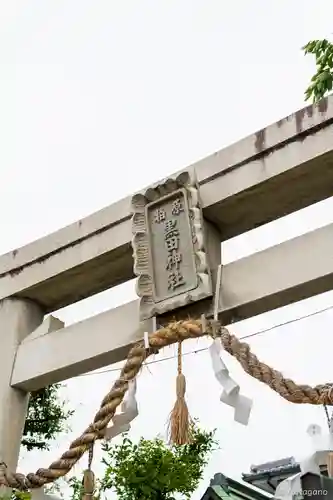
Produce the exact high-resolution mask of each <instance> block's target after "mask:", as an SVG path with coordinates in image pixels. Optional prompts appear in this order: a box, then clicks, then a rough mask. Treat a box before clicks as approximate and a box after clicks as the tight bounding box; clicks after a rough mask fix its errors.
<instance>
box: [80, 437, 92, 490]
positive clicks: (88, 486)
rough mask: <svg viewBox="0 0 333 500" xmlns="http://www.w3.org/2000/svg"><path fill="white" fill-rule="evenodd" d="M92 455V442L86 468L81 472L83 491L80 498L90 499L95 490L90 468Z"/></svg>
mask: <svg viewBox="0 0 333 500" xmlns="http://www.w3.org/2000/svg"><path fill="white" fill-rule="evenodd" d="M93 456H94V443H93V444H92V445H91V448H90V449H89V458H88V469H86V470H85V471H84V472H83V480H82V486H83V488H82V489H83V493H82V497H81V498H82V500H92V499H93V496H94V492H95V474H94V473H93V471H92V470H91V464H92V461H93Z"/></svg>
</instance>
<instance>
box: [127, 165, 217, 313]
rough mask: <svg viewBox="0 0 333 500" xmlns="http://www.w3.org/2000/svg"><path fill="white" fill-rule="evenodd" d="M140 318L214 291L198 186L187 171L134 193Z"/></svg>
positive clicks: (134, 253) (194, 299) (134, 245)
mask: <svg viewBox="0 0 333 500" xmlns="http://www.w3.org/2000/svg"><path fill="white" fill-rule="evenodd" d="M132 211H133V217H132V229H133V240H132V246H133V256H134V273H135V275H136V276H137V277H138V278H137V283H136V290H137V294H138V296H139V297H140V319H141V320H144V319H148V318H150V317H152V316H156V315H158V314H162V313H164V312H167V311H171V310H173V309H176V308H179V307H182V306H184V305H186V304H189V303H191V302H195V301H197V300H201V299H203V298H206V297H207V296H210V295H211V294H212V286H211V279H210V270H209V267H208V264H207V259H206V252H205V242H204V231H203V219H202V212H201V207H200V202H199V196H198V188H197V186H196V183H195V181H194V179H193V178H191V176H190V174H189V173H188V172H184V173H182V174H180V175H179V176H178V177H177V178H176V179H168V180H167V181H165V182H164V183H163V184H159V185H157V186H156V187H153V188H150V189H148V190H147V191H146V192H145V194H137V195H135V196H133V198H132Z"/></svg>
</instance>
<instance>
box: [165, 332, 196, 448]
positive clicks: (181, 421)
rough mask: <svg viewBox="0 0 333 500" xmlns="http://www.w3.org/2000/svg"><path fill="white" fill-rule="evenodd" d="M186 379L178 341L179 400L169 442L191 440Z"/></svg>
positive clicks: (171, 423) (173, 413)
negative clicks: (186, 399)
mask: <svg viewBox="0 0 333 500" xmlns="http://www.w3.org/2000/svg"><path fill="white" fill-rule="evenodd" d="M185 391H186V379H185V376H184V375H183V373H182V343H181V342H179V343H178V375H177V380H176V392H177V400H176V403H175V406H174V407H173V410H172V412H171V415H170V421H169V429H168V430H169V442H170V443H172V444H177V445H182V444H186V443H188V442H189V441H190V426H191V418H190V415H189V412H188V408H187V404H186V401H185Z"/></svg>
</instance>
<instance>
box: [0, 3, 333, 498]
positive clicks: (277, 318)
mask: <svg viewBox="0 0 333 500" xmlns="http://www.w3.org/2000/svg"><path fill="white" fill-rule="evenodd" d="M332 19H333V7H332V3H331V2H329V1H321V0H317V1H316V2H314V1H308V0H302V2H290V0H289V1H286V0H271V1H270V2H267V1H264V0H252V1H251V2H246V1H244V0H243V1H241V0H234V1H233V2H224V1H222V0H219V1H218V0H178V1H175V0H168V1H166V0H155V1H152V0H151V1H147V0H141V1H140V2H136V1H133V0H131V1H130V0H122V1H121V2H120V1H114V0H71V1H68V0H67V1H65V0H48V1H45V0H38V1H37V0H30V1H29V2H25V1H22V0H21V1H17V0H11V1H7V2H6V1H3V2H2V3H1V4H0V71H1V78H0V109H1V115H0V146H1V147H0V172H1V185H2V190H1V196H0V210H1V214H2V216H1V231H2V238H1V241H0V253H5V252H7V251H9V250H11V249H13V248H16V247H19V246H21V245H23V244H26V243H28V242H30V241H32V240H34V239H36V238H39V237H41V236H43V235H45V234H47V233H49V232H52V231H54V230H56V229H58V228H60V227H62V226H64V225H67V224H69V223H71V222H73V221H75V220H76V219H78V218H82V217H84V216H85V215H88V214H90V213H92V212H94V211H96V210H98V209H100V208H103V207H104V206H106V205H108V204H110V203H112V202H114V201H116V200H118V199H119V198H121V197H123V196H126V195H128V194H130V193H131V192H132V191H136V190H139V189H141V188H142V187H144V186H146V185H148V184H149V183H151V182H154V181H157V180H159V179H161V178H163V177H164V176H166V175H168V174H170V173H172V172H173V171H177V170H179V169H180V168H182V167H186V166H187V165H189V164H190V163H192V162H195V161H196V160H199V159H200V158H202V157H204V156H206V155H208V154H210V153H212V152H214V151H217V150H218V149H221V148H223V147H224V146H226V145H228V144H230V143H232V142H235V141H236V140H238V139H240V138H242V137H243V136H245V135H248V134H249V133H252V132H254V131H256V130H258V129H260V128H262V127H264V126H266V125H267V124H269V123H271V122H274V121H276V120H278V119H280V118H282V117H283V116H285V115H288V114H289V113H291V112H293V111H295V110H296V109H297V108H300V107H303V105H304V103H303V92H304V89H305V87H306V85H307V82H308V80H309V77H310V76H311V72H312V71H313V64H312V61H311V59H306V58H304V56H303V54H302V52H301V47H302V45H304V44H305V43H306V42H307V41H308V40H309V39H311V38H316V37H324V36H326V37H329V36H330V34H331V31H332V29H333V26H332ZM332 209H333V203H332V200H328V201H326V202H324V203H321V204H319V205H317V206H316V207H313V208H311V209H308V210H306V211H303V212H302V213H299V214H297V215H293V216H290V217H288V218H286V219H284V220H280V221H279V222H277V223H275V224H274V226H273V225H270V227H269V228H261V229H260V230H256V231H254V232H252V233H251V234H248V235H245V236H242V237H239V238H237V239H235V240H233V241H230V242H228V243H227V244H225V245H224V247H225V248H224V255H225V259H226V260H228V261H230V260H234V259H236V258H239V257H241V256H243V255H245V254H249V253H253V252H254V251H257V250H258V249H260V248H263V247H267V246H269V245H271V244H274V243H276V242H278V241H283V240H285V239H287V238H290V237H292V236H293V235H296V234H301V233H303V232H305V231H307V230H309V229H313V228H315V227H317V226H319V225H324V224H327V223H329V222H332V221H333V210H332ZM268 235H269V236H268ZM133 298H135V294H134V287H133V283H132V282H130V283H127V284H125V285H123V286H121V287H117V289H113V290H111V291H108V292H106V293H104V294H101V295H99V296H96V297H93V298H92V299H89V300H86V301H83V302H81V303H79V304H76V305H74V306H72V307H69V308H66V309H63V310H62V311H60V312H59V313H58V316H59V317H60V318H61V319H63V320H64V321H66V324H70V323H71V322H76V321H78V320H80V319H82V318H85V317H88V316H90V315H92V314H97V313H99V312H101V311H103V310H106V309H108V308H110V307H114V306H116V305H119V304H120V303H123V302H128V301H130V300H132V299H133ZM332 299H333V293H328V294H325V296H321V297H317V298H315V299H312V300H309V301H307V302H306V304H304V303H303V304H296V305H294V306H291V307H288V308H284V309H283V310H279V311H275V312H272V313H270V314H266V315H264V316H261V317H258V318H254V319H251V320H248V321H246V322H243V323H242V324H238V325H234V326H233V327H232V330H233V331H234V332H236V333H237V334H238V335H239V336H244V335H247V334H250V333H252V332H256V331H258V330H261V329H263V328H269V327H271V326H273V325H276V324H278V323H281V322H284V321H287V320H290V319H292V318H295V317H299V316H302V315H304V314H308V313H309V312H311V311H315V310H319V309H322V308H324V307H326V306H330V305H332ZM332 319H333V314H332V312H330V311H328V312H326V313H322V314H319V315H316V316H314V317H312V318H310V319H305V320H302V321H299V322H297V323H293V324H290V325H288V326H285V327H280V328H276V329H274V330H271V331H269V332H267V333H264V334H261V335H257V336H255V337H253V338H251V339H250V344H251V346H252V348H253V349H254V351H255V352H256V353H257V354H258V355H259V356H260V357H261V358H262V359H264V360H265V361H266V362H268V363H270V364H272V365H274V366H275V367H277V368H279V369H280V370H282V371H283V372H284V373H285V374H286V375H288V376H291V377H294V378H295V379H296V380H297V381H300V382H307V383H311V384H315V383H319V382H326V381H329V380H330V378H331V370H330V366H331V351H330V349H329V347H330V346H333V345H332V340H331V338H330V337H331V331H330V330H331V327H330V325H331V324H332ZM324 343H325V350H324V351H322V347H323V345H324ZM205 345H208V344H207V342H206V341H202V342H200V343H199V347H202V346H205ZM197 347H198V343H196V342H193V343H191V342H189V343H188V344H187V345H186V349H187V350H188V351H193V350H195V349H196V348H197ZM172 352H173V351H172ZM169 354H170V353H169V352H168V351H166V352H165V353H163V354H162V355H161V356H160V357H164V356H167V355H169ZM228 363H229V364H230V369H231V370H232V374H233V376H234V377H235V378H236V379H237V380H238V381H239V383H240V384H241V387H242V391H243V392H245V393H246V394H248V395H250V396H251V397H253V399H254V408H253V413H252V416H251V421H250V424H249V426H248V427H242V426H239V425H238V424H236V423H234V422H233V414H232V410H231V409H230V408H227V407H224V406H223V405H222V403H220V402H219V388H218V386H217V383H216V382H215V380H214V378H213V375H212V373H211V370H210V362H209V358H208V354H207V352H204V353H200V354H196V355H191V356H186V357H185V358H184V371H185V374H186V376H187V379H188V404H189V407H190V411H191V413H192V415H193V416H196V417H198V418H199V419H200V421H201V424H202V425H203V426H204V427H206V428H215V427H216V428H217V429H218V431H217V437H218V439H219V442H220V450H218V451H216V452H215V454H214V456H213V457H212V460H211V462H210V464H209V466H208V467H207V470H206V474H205V481H203V483H202V484H201V487H200V489H199V491H198V492H197V493H196V495H195V496H194V497H193V499H194V500H198V499H199V498H200V495H201V494H202V493H203V491H204V490H205V488H206V486H207V482H208V480H209V479H210V477H212V476H213V475H214V473H216V472H223V473H225V474H227V475H230V476H232V477H234V478H239V477H240V475H241V473H242V472H247V471H249V467H250V465H251V464H252V463H258V462H264V461H268V460H274V459H277V458H281V457H285V456H289V455H296V457H297V456H299V455H300V454H302V453H304V452H305V451H306V449H307V446H308V442H307V438H306V434H305V431H306V428H307V426H308V425H309V424H310V423H312V422H317V423H319V424H323V425H324V412H323V410H321V409H318V408H311V407H305V406H302V407H297V406H294V405H291V404H289V403H287V402H285V401H283V400H282V399H281V398H280V397H279V396H277V395H276V394H274V393H273V392H272V391H270V390H269V389H268V388H266V387H265V386H263V385H261V384H259V383H258V382H256V381H253V380H251V379H250V378H249V377H248V376H246V375H245V374H244V373H243V372H242V370H241V369H240V368H239V367H238V365H237V364H236V363H235V362H234V361H233V360H229V358H228ZM175 373H176V366H175V362H174V361H165V362H163V363H158V364H154V365H152V366H150V369H149V371H148V369H145V370H144V372H143V374H142V375H141V376H140V380H139V393H138V399H139V404H140V415H139V417H138V418H137V419H136V421H135V422H134V424H133V430H132V435H133V437H135V438H136V437H139V436H141V435H143V436H145V437H153V436H155V435H156V434H158V433H160V432H164V429H165V422H166V419H167V416H168V413H169V411H170V409H171V407H172V405H173V403H174V400H175V395H174V380H175ZM116 376H117V373H116V372H110V373H106V374H104V375H90V376H84V377H81V378H78V379H76V380H71V381H69V382H68V384H67V388H66V390H65V396H66V397H67V398H68V399H70V405H71V407H72V408H75V409H76V414H75V417H74V418H73V421H72V423H71V425H72V429H73V431H72V433H70V434H68V435H67V436H64V437H63V438H62V439H61V440H60V441H59V443H57V445H56V446H55V447H54V448H53V449H52V451H51V452H48V453H31V454H29V456H28V457H24V459H23V460H22V463H21V467H22V470H23V471H26V472H27V471H28V470H33V469H35V468H36V467H41V466H46V465H48V464H49V463H50V462H51V461H52V460H53V459H54V458H56V456H57V455H58V454H59V453H60V452H61V451H62V450H63V449H64V448H65V446H66V445H67V444H68V443H69V442H70V440H71V439H72V438H73V437H74V436H76V434H77V433H78V432H80V431H81V430H83V428H85V427H86V425H87V424H88V423H89V422H90V419H91V417H92V416H93V414H94V412H95V410H96V409H97V407H98V406H99V403H100V399H101V398H102V396H103V395H104V393H105V392H106V391H107V390H108V388H109V387H110V385H111V384H112V382H113V381H114V380H115V378H116ZM208 385H210V386H211V390H207V386H208ZM162 395H163V397H162ZM157 398H158V404H156V400H157ZM81 465H82V467H85V466H86V462H83V463H82V464H81ZM81 465H80V467H77V468H76V471H79V470H80V468H81ZM95 469H96V470H97V471H98V469H99V468H98V460H97V462H96V464H95Z"/></svg>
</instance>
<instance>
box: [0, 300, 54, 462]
mask: <svg viewBox="0 0 333 500" xmlns="http://www.w3.org/2000/svg"><path fill="white" fill-rule="evenodd" d="M43 316H44V313H43V311H42V310H41V308H40V307H39V306H38V305H37V304H35V303H34V302H32V301H29V300H25V299H17V298H9V299H5V300H2V301H1V302H0V461H1V462H5V464H6V465H7V466H8V468H9V469H10V470H12V471H15V470H16V467H17V461H18V457H19V451H20V444H21V439H22V433H23V429H24V422H25V418H26V413H27V407H28V401H29V396H28V393H26V392H24V391H22V390H20V389H14V388H12V387H11V386H10V382H11V375H12V370H13V364H14V360H15V355H16V350H17V347H18V346H19V344H20V343H21V342H22V340H23V339H24V338H25V337H27V335H29V334H30V333H31V332H33V331H34V330H35V329H36V328H37V327H38V326H39V325H40V324H41V323H42V321H43ZM26 361H27V363H38V353H36V355H35V358H34V359H27V360H26Z"/></svg>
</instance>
